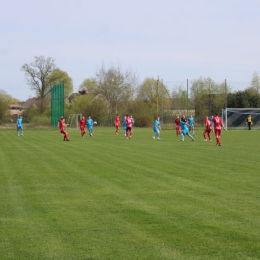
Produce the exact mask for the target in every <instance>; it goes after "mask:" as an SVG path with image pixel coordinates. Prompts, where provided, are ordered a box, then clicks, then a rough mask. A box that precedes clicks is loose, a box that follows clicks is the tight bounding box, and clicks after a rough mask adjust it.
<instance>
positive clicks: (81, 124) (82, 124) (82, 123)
mask: <svg viewBox="0 0 260 260" xmlns="http://www.w3.org/2000/svg"><path fill="white" fill-rule="evenodd" d="M79 128H80V131H81V136H82V137H83V138H84V135H85V133H86V119H85V117H84V116H83V117H82V119H81V120H80V121H79Z"/></svg>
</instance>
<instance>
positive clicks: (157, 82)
mask: <svg viewBox="0 0 260 260" xmlns="http://www.w3.org/2000/svg"><path fill="white" fill-rule="evenodd" d="M156 94H157V102H156V103H157V105H156V113H157V117H158V109H159V107H158V102H159V75H158V79H157V93H156Z"/></svg>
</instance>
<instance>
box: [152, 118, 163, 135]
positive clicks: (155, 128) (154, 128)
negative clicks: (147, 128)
mask: <svg viewBox="0 0 260 260" xmlns="http://www.w3.org/2000/svg"><path fill="white" fill-rule="evenodd" d="M160 124H161V123H160V121H159V120H155V121H154V124H153V130H154V132H158V130H159V126H160Z"/></svg>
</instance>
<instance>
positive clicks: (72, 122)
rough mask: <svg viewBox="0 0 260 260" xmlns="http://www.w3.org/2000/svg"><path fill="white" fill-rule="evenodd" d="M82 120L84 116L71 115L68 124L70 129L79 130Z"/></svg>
mask: <svg viewBox="0 0 260 260" xmlns="http://www.w3.org/2000/svg"><path fill="white" fill-rule="evenodd" d="M81 119H82V114H70V115H69V118H68V122H67V124H68V125H69V128H76V129H78V128H79V121H80V120H81Z"/></svg>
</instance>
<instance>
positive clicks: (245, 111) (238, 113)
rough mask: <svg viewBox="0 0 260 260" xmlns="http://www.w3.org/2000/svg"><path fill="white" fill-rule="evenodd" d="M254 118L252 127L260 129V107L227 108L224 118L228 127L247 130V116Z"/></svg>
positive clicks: (223, 110) (223, 113)
mask: <svg viewBox="0 0 260 260" xmlns="http://www.w3.org/2000/svg"><path fill="white" fill-rule="evenodd" d="M249 115H251V116H252V119H253V125H252V129H260V108H225V109H222V119H223V123H224V125H225V128H226V129H229V130H247V129H248V126H247V117H248V116H249Z"/></svg>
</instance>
